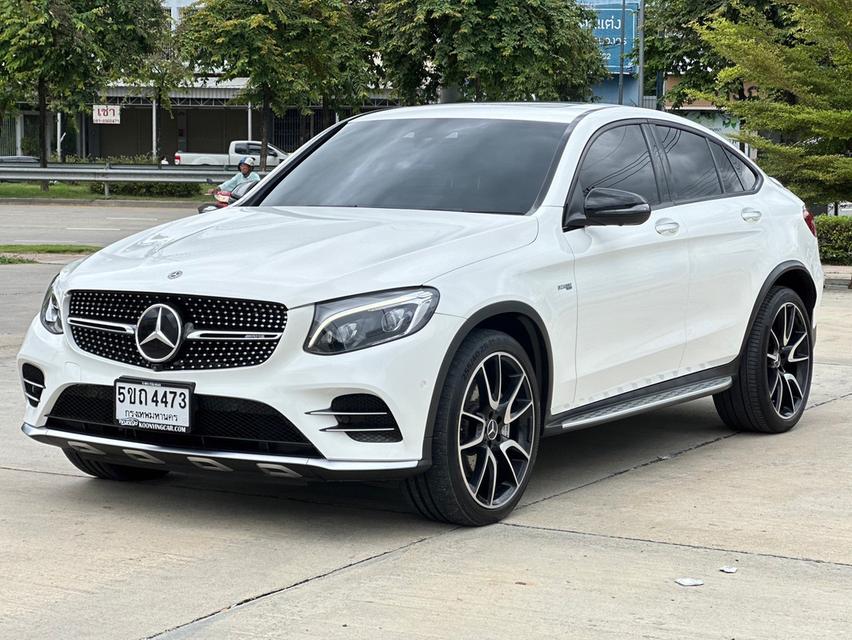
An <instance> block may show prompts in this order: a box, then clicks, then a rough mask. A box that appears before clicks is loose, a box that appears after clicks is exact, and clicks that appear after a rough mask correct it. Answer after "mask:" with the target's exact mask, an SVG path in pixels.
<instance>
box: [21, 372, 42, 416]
mask: <svg viewBox="0 0 852 640" xmlns="http://www.w3.org/2000/svg"><path fill="white" fill-rule="evenodd" d="M21 378H22V380H21V381H22V382H23V384H24V395H25V396H27V402H29V403H30V405H31V406H33V407H37V406H38V403H39V402H41V394H42V391H44V372H43V371H42V370H41V369H39V368H38V367H36V366H34V365H31V364H29V363H26V364H24V366H23V367H21Z"/></svg>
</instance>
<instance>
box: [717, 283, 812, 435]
mask: <svg viewBox="0 0 852 640" xmlns="http://www.w3.org/2000/svg"><path fill="white" fill-rule="evenodd" d="M789 305H794V306H795V308H796V309H797V310H798V313H799V314H801V319H802V321H803V325H804V328H803V330H801V331H800V332H799V334H798V335H799V337H801V338H802V342H801V343H800V344H799V346H798V347H796V348H794V349H793V353H794V354H798V355H797V357H802V356H803V355H805V354H806V355H807V359H806V360H803V361H802V363H804V364H806V370H805V369H801V368H797V369H796V370H795V375H794V373H793V369H792V367H793V365H792V364H789V365H786V366H788V367H790V368H791V371H790V372H789V373H790V375H794V377H795V378H796V388H791V387H790V386H789V385H788V393H790V396H789V397H788V398H787V402H788V403H791V405H790V406H783V400H784V398H783V393H784V387H783V384H784V382H785V381H786V378H785V376H786V375H787V373H788V372H786V371H785V369H784V366H785V359H786V357H782V353H783V352H784V349H782V348H781V345H780V344H779V345H778V349H777V352H778V358H777V364H776V360H775V358H773V357H770V352H772V351H774V350H775V344H776V341H777V338H776V337H775V335H776V334H775V332H774V331H773V326H777V325H774V323H775V322H776V321H777V320H778V319H779V318H780V317H781V316H779V313H780V312H781V311H782V309H786V310H788V311H792V310H791V307H790V306H789ZM793 315H794V317H795V314H793ZM795 318H796V319H797V317H795ZM802 347H805V348H804V349H803V348H802ZM789 355H790V352H787V357H789ZM797 367H798V365H797ZM773 370H775V373H773ZM812 375H813V335H812V332H811V321H810V313H809V311H808V308H807V307H806V306H805V303H804V302H802V299H801V298H800V297H799V296H798V294H796V292H795V291H793V290H792V289H788V288H786V287H773V288H772V289H770V291H769V293H768V294H767V296H766V298H765V299H764V300H763V302H762V303H761V305H760V308H759V309H758V312H757V316H756V317H755V319H754V324H753V325H752V327H751V330H750V332H749V335H748V337H747V339H746V343H745V347H744V349H743V353H742V355H741V356H740V365H739V371H738V373H737V376H736V378H735V379H734V384H733V386H732V387H731V388H730V389H728V390H726V391H723V392H721V393H717V394H716V395H714V396H713V401H714V403H715V405H716V411H717V412H718V414H719V417H720V418H722V420H723V421H724V422H725V424H727V425H728V426H729V427H731V428H733V429H738V430H742V431H757V432H761V433H783V432H785V431H789V430H790V429H792V428H793V427H794V426H796V423H797V422H798V421H799V419H800V418H801V417H802V414H803V413H804V410H805V407H806V405H807V401H808V395H809V393H810V388H811V377H812ZM775 381H780V382H781V384H782V388H781V389H780V392H781V394H782V397H781V398H779V396H778V395H777V392H774V391H773V390H774V389H776V386H775V385H774V384H773V382H775ZM799 391H801V397H800V400H799V401H798V402H796V401H795V398H796V397H797V396H798V395H799ZM790 398H794V400H792V401H791V400H790ZM779 405H782V407H781V409H780V410H779V409H778V408H777V407H778V406H779Z"/></svg>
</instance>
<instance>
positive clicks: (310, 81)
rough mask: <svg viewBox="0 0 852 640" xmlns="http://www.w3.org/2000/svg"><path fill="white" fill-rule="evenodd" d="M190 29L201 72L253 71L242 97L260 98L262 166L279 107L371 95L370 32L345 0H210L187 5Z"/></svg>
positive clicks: (353, 101)
mask: <svg viewBox="0 0 852 640" xmlns="http://www.w3.org/2000/svg"><path fill="white" fill-rule="evenodd" d="M183 30H184V31H183V40H184V43H183V44H184V50H186V51H188V52H189V55H190V56H191V61H192V62H193V64H195V65H196V68H197V71H198V72H203V73H207V74H209V75H211V76H213V75H216V76H218V77H220V78H221V79H223V80H231V79H235V78H246V79H247V85H246V88H245V89H244V90H243V91H242V92H241V93H240V95H238V96H237V97H236V98H235V99H236V100H241V101H249V102H252V103H254V104H260V105H261V111H262V114H261V126H260V131H261V169H265V168H266V156H267V149H268V144H269V122H270V120H271V114H272V113H275V114H277V115H283V114H284V112H285V111H286V110H287V108H288V107H291V106H295V107H298V108H300V109H302V110H303V111H306V110H307V109H308V107H310V106H311V105H315V104H322V105H323V106H324V107H325V108H327V109H336V108H338V107H339V106H341V105H343V104H350V105H359V104H361V103H362V102H363V100H364V98H366V96H367V89H368V86H369V67H368V65H367V55H366V53H365V52H364V50H363V45H364V40H363V34H362V33H361V30H360V28H359V24H358V22H357V21H356V20H355V18H354V16H353V12H352V10H351V7H350V5H349V4H348V3H347V2H345V1H344V0H204V1H202V2H199V3H197V4H195V5H192V6H190V7H189V8H188V9H187V11H186V13H185V14H184V16H183Z"/></svg>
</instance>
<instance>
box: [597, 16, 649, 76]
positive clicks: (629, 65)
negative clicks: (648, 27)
mask: <svg viewBox="0 0 852 640" xmlns="http://www.w3.org/2000/svg"><path fill="white" fill-rule="evenodd" d="M584 4H586V6H587V7H588V8H589V9H591V10H592V11H594V12H595V13H596V14H597V15H596V17H595V19H594V23H593V24H592V32H593V33H594V36H595V40H597V41H598V46H599V47H600V50H601V55H603V58H604V64H605V65H606V68H607V71H609V72H610V73H618V71H619V68H620V67H619V56H620V54H621V38H622V35H623V37H624V73H627V74H632V73H633V72H634V70H635V65H636V61H635V60H634V59H633V55H632V54H633V49H634V43H635V39H636V30H637V27H636V23H637V21H638V16H639V3H638V2H628V3H626V7H625V11H624V12H623V13H622V10H621V3H620V2H607V3H605V4H599V3H597V2H594V3H584ZM622 22H623V24H622Z"/></svg>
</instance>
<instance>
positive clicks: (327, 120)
mask: <svg viewBox="0 0 852 640" xmlns="http://www.w3.org/2000/svg"><path fill="white" fill-rule="evenodd" d="M321 120H322V122H321V123H320V131H324V130H325V129H328V128H329V127H330V126H331V125H332V124H333V122H332V118H331V107H329V106H328V98H327V97H325V96H323V99H322V118H321ZM317 133H319V131H318V132H317Z"/></svg>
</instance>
